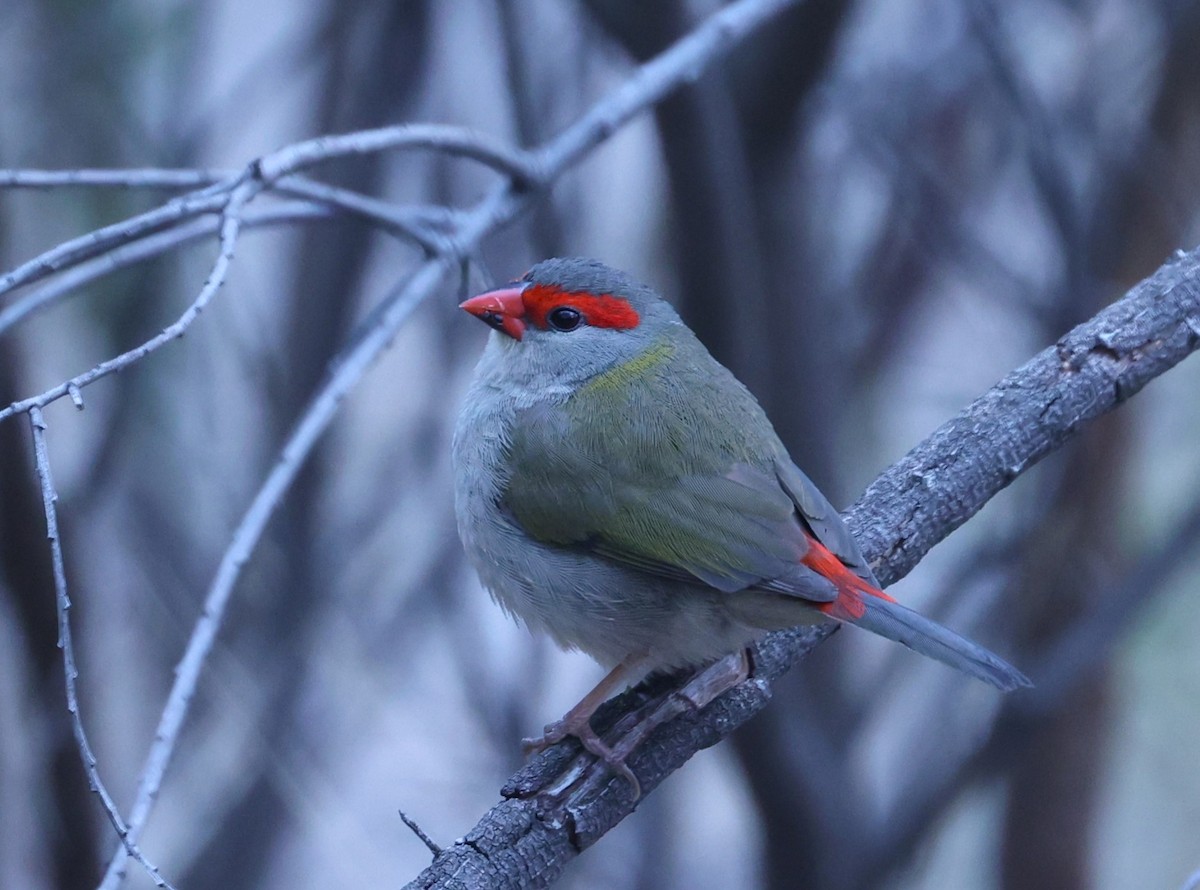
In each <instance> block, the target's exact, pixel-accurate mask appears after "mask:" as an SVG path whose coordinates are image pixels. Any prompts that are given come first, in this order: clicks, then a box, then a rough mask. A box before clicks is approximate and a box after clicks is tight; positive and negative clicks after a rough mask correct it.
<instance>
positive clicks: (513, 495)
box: [501, 369, 836, 602]
mask: <svg viewBox="0 0 1200 890" xmlns="http://www.w3.org/2000/svg"><path fill="white" fill-rule="evenodd" d="M722 370H723V369H722ZM731 379H732V378H731ZM742 392H744V390H743V391H742ZM653 395H654V399H655V404H654V405H647V404H644V403H642V402H639V401H638V400H637V399H636V398H635V399H633V400H632V404H622V405H620V406H619V407H618V408H617V409H616V410H615V411H614V410H613V408H612V406H611V405H597V404H595V398H594V397H595V396H596V394H595V393H588V392H584V393H582V396H583V398H582V400H581V402H582V403H581V402H580V401H575V400H576V399H580V396H579V395H577V396H575V397H573V400H572V401H573V402H574V404H571V405H570V406H569V407H568V408H567V409H564V407H563V406H552V407H539V408H532V409H528V410H526V411H524V412H522V413H521V414H520V417H519V419H518V423H517V424H516V426H515V428H514V431H513V435H512V437H511V441H510V443H509V457H510V463H509V467H510V470H511V473H510V476H509V478H508V480H507V485H506V486H505V489H504V492H503V494H502V505H501V506H502V507H503V508H504V509H505V510H506V511H507V512H508V514H509V515H510V516H511V517H512V518H513V519H514V520H515V521H516V522H517V523H518V524H519V525H520V526H521V527H522V528H523V529H524V530H525V531H526V532H527V533H528V534H529V535H531V536H532V537H534V538H535V539H537V540H539V541H542V542H544V543H548V544H554V545H560V546H564V547H577V548H581V549H587V550H589V551H591V552H593V553H595V554H597V555H599V556H602V557H604V558H607V559H611V560H614V561H617V562H621V563H624V564H627V565H631V566H636V567H637V568H639V569H641V570H643V571H647V572H650V573H652V574H656V575H659V576H661V577H666V578H671V579H675V580H697V579H698V580H700V581H702V582H704V583H705V584H708V585H710V586H712V587H715V588H717V589H719V590H722V591H726V592H732V591H736V590H742V589H745V588H748V587H754V588H759V589H766V590H772V591H775V592H779V593H784V594H788V595H794V596H800V597H803V598H805V599H808V600H811V601H816V602H828V601H831V600H832V599H834V598H835V596H836V591H835V590H834V589H833V587H832V585H830V584H829V583H828V582H826V581H824V579H822V578H820V577H819V576H817V575H815V574H814V573H813V572H811V571H810V570H808V569H807V568H806V567H804V566H802V565H801V564H800V563H799V559H800V557H801V556H802V555H803V554H804V553H805V552H806V551H807V549H808V545H807V540H806V537H805V528H804V526H803V525H802V524H801V522H800V521H799V518H798V515H797V512H796V503H795V501H794V500H793V498H792V496H791V495H789V493H788V492H787V491H786V490H785V489H784V488H783V486H782V485H781V482H780V479H779V478H778V476H777V474H776V472H775V470H774V464H773V460H774V456H775V454H776V450H777V448H778V446H777V445H775V444H773V440H774V436H773V434H771V436H770V440H768V441H767V442H756V441H753V440H752V439H749V438H748V437H747V436H746V434H745V432H744V431H745V430H747V429H751V428H752V427H753V424H744V423H738V422H736V421H738V420H746V418H739V417H737V416H736V414H737V411H736V410H735V411H734V414H735V417H734V418H733V421H734V422H729V421H730V418H722V419H723V420H724V421H725V422H715V421H718V420H721V419H718V418H713V417H709V416H706V412H707V411H709V410H710V408H711V405H709V406H707V407H700V408H698V409H696V408H693V407H692V406H691V405H690V404H689V403H687V402H686V401H685V400H683V399H682V398H678V397H676V396H679V394H678V393H674V392H672V391H671V387H669V386H668V387H666V388H665V389H664V388H663V387H661V386H660V387H658V391H656V392H654V393H653ZM602 396H603V394H601V396H600V397H602ZM745 397H746V398H747V399H749V398H750V397H749V395H748V394H746V396H745ZM751 403H752V406H753V410H754V411H758V410H759V409H758V406H757V404H755V403H753V402H752V400H751ZM742 407H743V408H744V406H742ZM600 418H616V420H615V421H605V422H602V421H601V420H600ZM755 421H756V422H760V423H764V424H765V423H766V418H765V417H759V418H755ZM767 429H768V430H769V426H768V427H767ZM714 434H717V435H720V434H724V435H730V434H731V435H733V437H734V439H733V441H714V440H713V436H714ZM764 451H765V452H766V454H767V455H768V456H767V457H766V459H765V466H762V467H760V466H758V465H757V464H758V463H760V462H764V459H763V457H762V454H763V452H764Z"/></svg>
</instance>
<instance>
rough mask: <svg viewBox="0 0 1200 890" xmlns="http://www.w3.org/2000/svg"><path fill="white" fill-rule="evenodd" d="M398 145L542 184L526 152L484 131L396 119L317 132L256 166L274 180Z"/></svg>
mask: <svg viewBox="0 0 1200 890" xmlns="http://www.w3.org/2000/svg"><path fill="white" fill-rule="evenodd" d="M394 148H428V149H432V150H434V151H439V152H441V153H443V154H448V155H455V156H457V157H463V158H470V159H471V160H473V161H478V162H479V163H481V164H486V165H487V166H489V167H491V168H492V169H494V170H495V171H496V172H497V173H501V174H503V175H504V176H506V177H508V178H509V179H512V180H514V181H515V182H516V183H517V184H518V185H521V186H525V185H538V184H540V183H541V179H542V177H541V175H540V173H539V172H538V170H537V167H536V166H535V165H534V164H532V163H531V161H532V158H530V156H529V155H528V153H527V152H524V151H521V150H520V149H514V148H512V147H511V146H509V145H507V144H505V143H503V142H500V141H498V140H496V139H494V138H492V137H491V136H488V135H487V134H485V133H479V132H476V131H475V130H470V129H467V128H466V127H452V126H447V125H444V124H398V125H396V126H392V127H380V128H379V129H377V130H360V131H358V132H355V133H344V134H341V135H338V136H318V137H317V138H315V139H309V140H307V141H305V142H297V143H295V144H294V145H289V146H287V147H286V148H282V149H280V150H279V151H276V152H272V153H271V154H269V155H266V156H265V157H263V158H262V159H261V160H260V161H259V163H258V171H259V175H260V176H261V177H262V178H263V179H264V180H265V181H266V182H274V181H275V180H277V179H280V178H281V177H283V176H287V175H289V174H292V173H296V172H298V171H300V170H303V169H305V168H307V167H311V166H313V165H314V164H319V163H323V162H325V161H329V160H332V159H334V158H340V157H345V156H346V155H361V154H372V153H374V152H380V151H387V150H389V149H394Z"/></svg>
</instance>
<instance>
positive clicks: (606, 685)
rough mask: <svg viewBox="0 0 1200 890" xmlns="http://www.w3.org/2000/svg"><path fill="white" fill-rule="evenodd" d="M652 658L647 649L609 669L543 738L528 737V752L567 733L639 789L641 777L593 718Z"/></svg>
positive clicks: (525, 745)
mask: <svg viewBox="0 0 1200 890" xmlns="http://www.w3.org/2000/svg"><path fill="white" fill-rule="evenodd" d="M648 660H649V656H647V655H646V653H644V652H638V653H634V654H633V655H630V656H627V657H626V658H625V659H624V660H623V661H622V662H621V663H620V664H618V665H617V666H616V667H615V668H613V669H612V670H611V671H609V672H608V673H607V674H606V675H605V676H604V679H603V680H601V681H600V682H599V683H597V684H596V686H595V688H594V689H592V691H591V692H589V693H588V694H587V695H585V696H584V697H583V698H582V699H580V701H579V704H577V705H575V707H573V708H571V710H569V711H567V713H566V714H564V715H563V718H562V719H561V720H557V721H555V722H554V723H551V724H548V725H547V726H546V728H545V732H544V733H543V734H542V736H541V737H540V738H528V739H524V740H523V741H522V743H521V747H522V748H523V749H524V750H525V753H526V754H530V753H532V752H535V751H543V750H545V749H546V748H548V747H550V746H551V745H553V744H555V743H557V742H561V741H562V740H563V739H565V738H566V737H567V736H575V738H577V739H579V741H580V742H581V743H582V744H583V747H584V748H586V749H587V750H588V751H590V752H591V753H592V754H594V755H595V756H596V757H598V758H600V760H602V761H604V762H605V763H606V764H608V766H609V767H610V768H611V769H612V770H613V771H614V772H616V773H618V774H619V775H622V776H624V777H625V778H626V779H628V780H629V782H630V784H631V785H633V787H634V789H635V790H636V789H637V788H638V780H637V777H636V776H634V774H633V772H632V771H631V770H630V769H629V767H627V766H626V765H625V759H624V758H623V757H622V758H617V757H616V756H614V754H613V752H612V749H611V748H609V747H608V745H606V744H604V742H603V740H602V739H601V738H600V737H599V736H598V735H596V731H595V730H594V729H592V724H591V719H592V714H594V713H595V712H596V708H598V707H600V705H602V704H603V703H604V702H605V700H607V699H608V697H609V696H610V695H612V693H613V692H614V691H615V690H617V689H618V688H620V687H621V686H622V685H624V683H625V681H626V679H628V678H629V677H630V676H631V675H636V674H637V673H638V672H639V671H640V670H641V669H642V668H644V667H645V666H646V662H647V661H648Z"/></svg>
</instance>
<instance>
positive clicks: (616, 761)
mask: <svg viewBox="0 0 1200 890" xmlns="http://www.w3.org/2000/svg"><path fill="white" fill-rule="evenodd" d="M569 736H574V737H575V738H577V739H579V743H580V744H581V745H583V747H584V750H585V751H587V752H588V753H589V754H591V755H592V756H594V757H595V758H596V759H597V760H598V761H600V762H601V763H603V764H604V765H605V766H606V767H608V768H609V769H610V770H612V771H613V772H614V773H616V774H617V775H618V776H621V778H623V779H625V780H626V781H627V782H629V785H630V787H631V788H632V789H633V799H634V800H637V799H638V798H640V797H641V796H642V785H641V783H640V782H639V781H638V778H637V776H635V775H634V774H633V770H631V769H630V768H629V766H628V765H627V764H626V763H625V758H626V757H627V756H628V755H629V753H630V752H629V751H625V752H624V753H621V754H618V753H617V752H616V751H614V750H613V749H612V748H611V747H609V746H608V745H607V744H606V743H605V741H604V739H602V738H600V736H599V735H597V734H596V730H594V729H592V724H591V723H590V722H589V720H588V719H587V718H584V719H582V720H571V719H569V715H568V717H564V718H563V719H562V720H557V721H555V722H554V723H551V724H549V725H548V726H547V727H546V730H545V732H544V733H543V734H542V735H541V736H540V737H538V738H528V739H522V741H521V748H522V749H523V750H524V752H525V754H526V756H528V755H530V754H535V753H537V752H539V751H544V750H546V749H547V748H549V747H550V746H551V745H554V744H557V743H558V742H561V741H562V740H563V739H565V738H567V737H569ZM630 750H632V749H630ZM573 772H574V771H572V770H568V771H567V773H564V777H565V776H567V775H571V774H572V773H573ZM577 778H578V776H577V775H576V776H575V777H574V778H573V779H572V781H571V782H570V783H569V784H568V785H567V786H566V787H565V788H563V789H562V790H563V791H566V790H568V789H569V788H570V785H572V784H574V781H575V779H577ZM556 784H561V783H556ZM550 793H553V792H552V791H551V792H550Z"/></svg>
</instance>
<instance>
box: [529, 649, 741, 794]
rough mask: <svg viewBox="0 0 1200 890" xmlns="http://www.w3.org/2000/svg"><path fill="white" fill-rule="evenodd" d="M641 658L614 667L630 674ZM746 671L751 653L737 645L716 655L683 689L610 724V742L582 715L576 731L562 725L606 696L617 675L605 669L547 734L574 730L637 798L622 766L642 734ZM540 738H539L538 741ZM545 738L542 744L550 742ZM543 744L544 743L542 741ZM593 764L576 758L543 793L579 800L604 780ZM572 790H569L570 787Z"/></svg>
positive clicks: (729, 685) (723, 688)
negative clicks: (612, 738)
mask: <svg viewBox="0 0 1200 890" xmlns="http://www.w3.org/2000/svg"><path fill="white" fill-rule="evenodd" d="M641 664H642V660H641V659H639V660H638V661H635V662H633V663H632V664H629V665H627V666H625V663H624V662H622V665H618V667H617V669H615V670H614V671H613V674H615V673H616V671H617V670H622V667H623V666H624V668H623V673H622V676H624V674H627V673H631V672H632V671H633V670H634V668H635V667H638V666H641ZM750 673H751V664H750V654H749V651H748V650H746V649H741V650H739V651H738V652H735V653H731V654H729V655H726V656H725V657H724V658H720V659H718V660H717V661H715V662H713V663H712V664H710V665H708V666H707V667H705V668H703V669H701V670H700V671H698V672H697V673H696V674H694V675H693V676H692V678H691V679H690V680H688V682H687V683H686V684H684V686H683V688H681V689H679V690H676V691H674V692H669V693H667V694H666V695H664V696H663V697H662V698H660V699H658V700H657V701H651V702H650V703H649V704H648V705H647V706H646V707H645V708H643V709H642V710H641V712H640V713H630V714H626V715H625V717H624V718H623V719H622V720H620V721H619V722H618V723H617V725H616V726H615V727H614V732H615V734H616V736H617V741H616V742H615V743H614V744H613V745H612V746H611V747H610V746H609V745H608V744H606V743H605V742H604V741H603V740H602V739H601V738H600V737H599V736H597V735H596V733H595V731H593V730H592V727H591V725H590V724H589V723H588V721H587V719H586V718H584V719H583V721H582V728H579V731H574V730H570V729H564V727H565V726H566V724H568V723H569V722H570V721H571V720H572V717H573V715H574V716H576V717H577V715H576V712H577V711H579V712H582V713H586V715H587V717H590V716H591V713H592V712H593V711H595V709H596V708H597V707H598V706H599V705H600V702H601V701H603V700H604V698H606V697H607V695H608V693H609V692H611V691H612V689H613V687H614V686H615V685H616V683H617V680H614V679H613V674H609V676H608V677H605V678H604V680H602V681H601V682H600V685H599V686H597V687H596V689H594V690H592V692H590V693H589V694H588V695H587V696H586V697H585V698H584V700H583V701H582V702H580V703H579V704H578V705H576V706H575V707H574V708H572V709H571V711H570V712H569V713H568V714H567V715H566V716H565V717H564V718H563V719H562V720H560V721H559V722H558V723H555V724H552V725H551V726H548V727H546V734H547V735H546V737H550V736H552V735H556V734H557V733H558V732H559V731H562V735H558V736H557V738H555V739H554V741H558V739H560V738H562V737H563V736H565V735H574V736H576V737H577V738H578V739H579V740H580V742H582V743H583V746H584V748H586V749H587V750H588V751H589V752H591V753H592V754H593V755H595V756H596V757H597V758H598V759H599V760H600V761H601V762H602V763H603V764H604V765H605V766H607V767H608V768H609V769H610V770H612V771H613V772H614V773H616V774H617V775H619V776H622V777H623V778H625V779H626V780H628V782H629V784H630V785H631V786H632V787H633V794H634V800H637V799H638V798H639V797H641V783H639V782H638V780H637V777H636V776H635V775H634V774H633V771H632V770H631V769H630V768H629V767H628V766H627V765H626V763H625V759H626V758H627V757H629V755H630V754H632V753H633V752H634V751H635V750H636V749H637V747H638V745H640V744H641V743H642V742H643V741H645V739H646V737H647V736H649V735H650V734H651V733H652V732H654V730H655V729H657V728H658V727H660V726H662V725H663V724H664V723H667V722H669V721H671V720H673V719H674V718H675V717H677V716H679V715H680V714H682V713H683V712H685V711H689V710H697V711H698V710H700V709H701V708H703V707H704V706H705V705H707V704H709V703H710V702H712V701H713V700H714V699H716V698H717V697H719V696H720V695H721V694H722V693H724V692H726V691H727V690H729V689H732V688H733V687H734V686H736V685H738V683H740V682H742V681H743V680H745V679H746V678H747V677H748V676H750ZM593 696H598V698H599V700H597V701H595V702H592V703H591V706H590V708H587V707H586V705H587V703H588V701H589V699H591V698H593ZM538 741H540V740H538ZM552 743H553V742H549V743H547V744H552ZM543 747H544V745H543ZM596 766H597V764H596V763H595V762H593V763H592V764H591V767H592V768H589V767H588V765H587V764H586V763H584V762H581V761H580V760H576V761H575V764H574V765H573V766H572V767H569V768H568V769H567V770H565V771H564V772H563V773H562V774H560V775H559V777H558V778H557V779H556V780H555V781H554V782H553V783H552V784H551V786H550V787H549V788H547V789H544V791H543V796H544V797H546V798H547V799H548V800H551V801H555V800H562V799H564V798H565V797H566V796H567V795H568V794H570V799H572V800H578V799H582V798H584V797H586V796H588V795H590V794H591V793H592V792H594V791H596V790H598V789H599V788H600V787H601V786H602V785H603V784H604V782H605V780H606V776H605V770H603V769H596V768H595V767H596ZM572 789H574V791H573V792H572Z"/></svg>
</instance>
